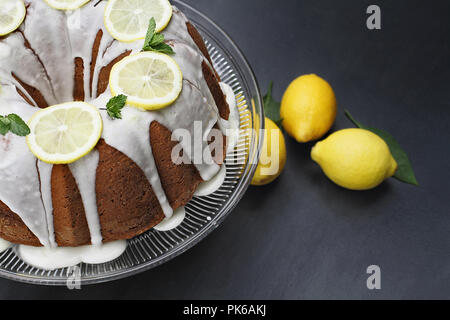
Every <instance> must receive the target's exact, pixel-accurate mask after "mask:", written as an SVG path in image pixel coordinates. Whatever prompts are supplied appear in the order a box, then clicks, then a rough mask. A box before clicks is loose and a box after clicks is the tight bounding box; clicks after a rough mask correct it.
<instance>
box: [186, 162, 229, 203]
mask: <svg viewBox="0 0 450 320" xmlns="http://www.w3.org/2000/svg"><path fill="white" fill-rule="evenodd" d="M226 176H227V167H226V166H225V165H224V164H223V165H222V166H221V167H220V171H219V172H218V173H217V174H216V175H215V176H214V178H212V179H211V180H209V181H205V182H202V183H200V185H199V186H198V188H197V190H195V193H194V196H196V197H203V196H207V195H210V194H213V193H214V192H216V191H217V190H219V188H220V187H221V186H222V184H223V182H224V181H225V177H226Z"/></svg>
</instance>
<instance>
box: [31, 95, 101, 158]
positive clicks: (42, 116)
mask: <svg viewBox="0 0 450 320" xmlns="http://www.w3.org/2000/svg"><path fill="white" fill-rule="evenodd" d="M28 126H29V127H30V130H31V133H30V134H29V135H28V136H27V144H28V147H29V148H30V150H31V152H32V153H33V154H34V155H35V156H36V157H37V158H38V159H40V160H42V161H44V162H47V163H53V164H67V163H72V162H75V161H77V160H78V159H80V158H82V157H84V156H85V155H87V154H88V153H89V152H90V151H91V150H92V149H93V148H94V147H95V145H96V144H97V142H98V140H99V139H100V136H101V134H102V130H103V121H102V117H101V115H100V113H99V112H98V110H97V108H96V107H94V106H92V105H90V104H87V103H85V102H69V103H64V104H59V105H56V106H52V107H49V108H46V109H42V110H41V111H38V112H36V113H35V114H34V115H33V117H32V118H31V119H30V121H29V123H28Z"/></svg>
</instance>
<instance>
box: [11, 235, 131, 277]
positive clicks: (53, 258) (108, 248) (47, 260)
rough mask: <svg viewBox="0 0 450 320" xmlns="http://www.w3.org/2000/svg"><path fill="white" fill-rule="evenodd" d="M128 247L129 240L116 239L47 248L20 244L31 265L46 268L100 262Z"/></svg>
mask: <svg viewBox="0 0 450 320" xmlns="http://www.w3.org/2000/svg"><path fill="white" fill-rule="evenodd" d="M126 248H127V242H126V241H125V240H123V241H114V242H109V243H104V244H102V245H100V246H94V245H90V246H82V247H77V248H46V247H30V246H24V245H20V246H18V247H17V254H18V255H19V257H20V258H21V259H22V260H23V261H24V262H26V263H28V264H29V265H32V266H34V267H37V268H41V269H44V270H55V269H59V268H65V267H71V266H74V265H77V264H79V263H81V262H84V263H89V264H100V263H104V262H108V261H112V260H115V259H117V258H118V257H120V256H121V255H122V254H123V253H124V252H125V250H126Z"/></svg>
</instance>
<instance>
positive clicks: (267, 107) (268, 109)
mask: <svg viewBox="0 0 450 320" xmlns="http://www.w3.org/2000/svg"><path fill="white" fill-rule="evenodd" d="M272 89H273V82H272V81H271V82H270V84H269V88H268V89H267V94H266V95H265V96H264V98H263V103H264V114H265V116H266V117H268V118H269V119H270V120H272V121H273V122H275V123H276V125H277V126H279V127H280V128H281V124H282V122H283V119H281V116H280V107H281V103H280V102H277V101H275V99H274V98H273V97H272Z"/></svg>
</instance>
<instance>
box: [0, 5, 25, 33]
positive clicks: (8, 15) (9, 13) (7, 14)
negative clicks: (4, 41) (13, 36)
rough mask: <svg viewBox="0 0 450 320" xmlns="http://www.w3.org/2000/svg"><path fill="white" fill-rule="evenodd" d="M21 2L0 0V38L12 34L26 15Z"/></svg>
mask: <svg viewBox="0 0 450 320" xmlns="http://www.w3.org/2000/svg"><path fill="white" fill-rule="evenodd" d="M26 11H27V10H26V9H25V4H24V2H23V1H22V0H0V36H4V35H7V34H8V33H11V32H13V31H14V30H16V29H17V28H18V27H20V25H21V24H22V22H23V20H24V19H25V14H26Z"/></svg>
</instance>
